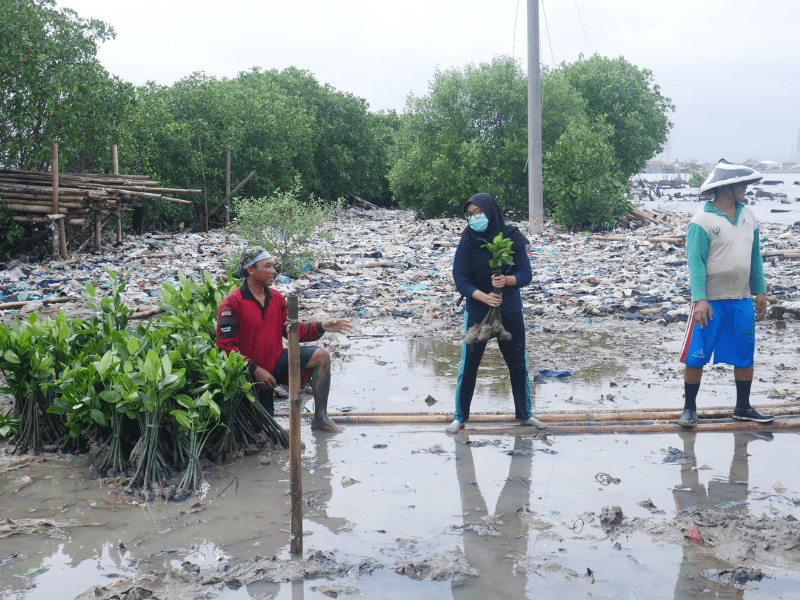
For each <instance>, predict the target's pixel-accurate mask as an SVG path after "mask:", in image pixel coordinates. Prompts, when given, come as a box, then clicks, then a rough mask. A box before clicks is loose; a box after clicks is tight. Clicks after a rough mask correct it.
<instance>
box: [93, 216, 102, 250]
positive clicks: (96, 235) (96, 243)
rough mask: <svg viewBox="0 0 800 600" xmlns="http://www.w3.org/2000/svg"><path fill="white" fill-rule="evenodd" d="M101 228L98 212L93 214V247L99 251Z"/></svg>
mask: <svg viewBox="0 0 800 600" xmlns="http://www.w3.org/2000/svg"><path fill="white" fill-rule="evenodd" d="M102 230H103V224H102V223H101V222H100V214H99V213H98V214H96V215H95V216H94V249H95V250H97V251H98V252H100V250H101V248H100V233H101V232H102Z"/></svg>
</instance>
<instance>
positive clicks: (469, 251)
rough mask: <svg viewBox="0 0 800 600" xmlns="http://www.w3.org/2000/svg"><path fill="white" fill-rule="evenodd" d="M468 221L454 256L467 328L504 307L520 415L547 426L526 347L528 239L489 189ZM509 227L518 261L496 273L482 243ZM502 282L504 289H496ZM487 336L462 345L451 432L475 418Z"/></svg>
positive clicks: (504, 348)
mask: <svg viewBox="0 0 800 600" xmlns="http://www.w3.org/2000/svg"><path fill="white" fill-rule="evenodd" d="M464 216H465V217H466V219H467V222H468V224H467V226H466V227H465V228H464V231H463V232H462V233H461V240H460V242H459V244H458V248H457V249H456V257H455V260H454V261H453V279H454V280H455V284H456V288H457V289H458V291H459V292H461V295H462V296H464V297H465V298H466V299H467V305H466V311H465V313H464V331H467V330H468V329H469V328H470V327H472V326H473V325H475V324H477V323H480V322H481V321H482V320H483V318H484V317H485V316H486V313H487V312H489V309H490V308H491V307H493V306H499V307H500V316H501V317H502V319H503V326H504V327H505V329H506V331H508V332H509V333H510V334H511V340H509V341H501V340H498V341H497V344H498V346H499V347H500V352H502V354H503V358H504V359H505V361H506V365H507V366H508V372H509V376H510V378H511V392H512V394H513V396H514V416H515V418H516V419H519V420H520V422H521V424H522V425H531V426H534V427H536V428H537V429H544V428H545V427H546V426H545V425H544V424H543V423H541V422H540V421H539V420H537V419H535V418H534V417H533V413H532V412H531V389H530V380H529V379H528V358H527V353H526V351H525V322H524V320H523V315H522V300H521V298H520V294H519V290H520V288H521V287H523V286H526V285H528V284H529V283H530V282H531V263H530V261H529V260H528V253H527V251H526V249H525V247H526V246H527V245H528V240H527V239H526V238H525V236H524V235H522V233H521V232H520V230H519V229H517V228H516V227H514V226H513V225H506V222H505V218H504V217H503V211H502V210H500V206H499V205H498V204H497V202H496V201H495V199H494V198H492V197H491V196H490V195H489V194H483V193H481V194H475V195H474V196H472V197H471V198H470V199H469V200H468V201H467V203H466V204H465V205H464ZM501 231H502V232H503V237H504V238H511V240H512V241H513V243H514V245H513V248H512V251H513V255H514V264H513V265H503V266H502V268H501V274H499V275H495V274H493V271H492V268H491V267H490V266H489V259H491V257H492V255H491V252H489V250H487V249H485V248H482V247H481V246H482V244H484V243H486V242H491V241H492V240H493V239H494V237H495V236H496V235H497V234H498V233H499V232H501ZM493 288H498V289H500V291H501V294H495V293H494V292H493V291H492V289H493ZM485 349H486V342H476V343H475V344H473V345H472V346H468V345H466V344H464V347H463V349H462V351H461V368H460V369H459V370H458V384H457V386H456V411H455V417H454V420H453V422H452V423H451V424H450V425H448V426H447V431H448V433H457V432H458V431H459V430H460V429H462V428H463V427H464V423H465V422H466V421H467V420H468V419H469V408H470V404H471V403H472V395H473V393H474V391H475V380H476V378H477V375H478V366H479V365H480V363H481V358H483V352H484V350H485Z"/></svg>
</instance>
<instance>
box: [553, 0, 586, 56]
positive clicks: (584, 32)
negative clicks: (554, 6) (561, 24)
mask: <svg viewBox="0 0 800 600" xmlns="http://www.w3.org/2000/svg"><path fill="white" fill-rule="evenodd" d="M542 15H544V29H545V31H546V32H547V43H548V44H549V45H550V58H552V59H553V68H554V69H555V68H556V55H555V54H553V40H551V39H550V27H549V26H548V25H547V12H546V11H545V10H544V0H542ZM584 33H586V31H584Z"/></svg>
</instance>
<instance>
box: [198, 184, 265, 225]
mask: <svg viewBox="0 0 800 600" xmlns="http://www.w3.org/2000/svg"><path fill="white" fill-rule="evenodd" d="M255 174H256V172H255V171H253V172H252V173H250V175H248V176H247V177H245V178H244V179H242V181H241V183H240V184H239V185H237V186H236V187H235V188H233V191H232V192H231V193H230V194H227V195H226V196H225V197H224V198H223V199H222V200H220V201H219V203H218V204H217V205H216V206H215V207H214V208H212V209H211V210H210V211H209V213H208V214H209V215H213V214H214V213H215V212H217V211H218V210H219V209H220V207H221V206H222V205H223V204H225V203H226V202H227V201H228V200H230V199H231V197H233V196H235V195H236V192H238V191H239V190H240V189H242V187H244V184H246V183H247V182H248V181H250V179H252V177H253V176H254V175H255ZM199 224H200V221H198V222H197V223H196V224H195V226H196V225H199Z"/></svg>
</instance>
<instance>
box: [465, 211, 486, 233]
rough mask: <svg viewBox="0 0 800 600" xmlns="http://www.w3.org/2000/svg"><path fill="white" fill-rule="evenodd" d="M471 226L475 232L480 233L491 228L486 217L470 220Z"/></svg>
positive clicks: (481, 216)
mask: <svg viewBox="0 0 800 600" xmlns="http://www.w3.org/2000/svg"><path fill="white" fill-rule="evenodd" d="M469 226H470V227H472V229H473V230H474V231H477V232H478V233H480V232H481V231H486V228H487V227H489V217H487V216H486V215H480V216H477V217H472V218H471V219H470V220H469Z"/></svg>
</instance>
